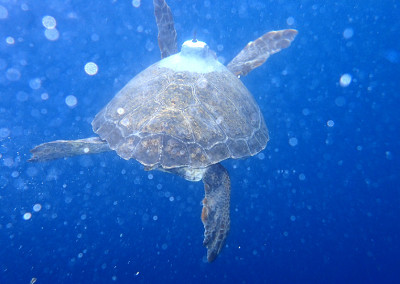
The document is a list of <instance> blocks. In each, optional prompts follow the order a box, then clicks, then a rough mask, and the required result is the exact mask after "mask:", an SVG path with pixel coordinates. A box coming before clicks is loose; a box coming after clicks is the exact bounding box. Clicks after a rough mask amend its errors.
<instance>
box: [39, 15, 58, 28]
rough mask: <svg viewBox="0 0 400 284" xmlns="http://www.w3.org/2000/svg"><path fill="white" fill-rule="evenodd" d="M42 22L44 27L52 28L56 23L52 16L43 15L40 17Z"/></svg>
mask: <svg viewBox="0 0 400 284" xmlns="http://www.w3.org/2000/svg"><path fill="white" fill-rule="evenodd" d="M42 24H43V26H44V27H45V28H46V29H49V30H51V29H54V28H55V27H56V25H57V22H56V19H54V18H53V17H52V16H44V17H43V18H42Z"/></svg>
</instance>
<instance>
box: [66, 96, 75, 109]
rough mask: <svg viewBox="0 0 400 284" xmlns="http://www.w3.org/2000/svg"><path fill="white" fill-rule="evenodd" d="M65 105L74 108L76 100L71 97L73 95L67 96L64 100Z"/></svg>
mask: <svg viewBox="0 0 400 284" xmlns="http://www.w3.org/2000/svg"><path fill="white" fill-rule="evenodd" d="M65 103H66V104H67V106H69V107H70V108H73V107H75V106H76V105H77V104H78V99H77V98H76V97H75V96H73V95H69V96H67V97H66V98H65Z"/></svg>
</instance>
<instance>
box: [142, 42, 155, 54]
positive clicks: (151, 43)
mask: <svg viewBox="0 0 400 284" xmlns="http://www.w3.org/2000/svg"><path fill="white" fill-rule="evenodd" d="M144 47H145V48H146V50H147V51H149V52H150V51H152V50H153V49H154V43H153V42H152V41H150V40H147V42H146V44H145V45H144Z"/></svg>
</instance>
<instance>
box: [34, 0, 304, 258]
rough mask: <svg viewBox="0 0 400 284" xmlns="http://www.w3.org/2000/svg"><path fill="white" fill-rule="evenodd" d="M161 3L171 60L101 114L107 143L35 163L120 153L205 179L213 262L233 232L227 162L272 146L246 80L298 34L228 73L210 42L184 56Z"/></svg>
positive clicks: (236, 62)
mask: <svg viewBox="0 0 400 284" xmlns="http://www.w3.org/2000/svg"><path fill="white" fill-rule="evenodd" d="M153 3H154V14H155V17H156V22H157V26H158V31H159V32H158V42H159V47H160V50H161V57H162V58H163V59H162V60H161V61H159V62H157V63H155V64H153V65H152V66H150V67H148V68H147V69H145V70H144V71H142V72H141V73H139V74H138V75H137V76H135V77H134V78H133V79H132V80H131V81H129V82H128V84H127V85H126V86H125V87H124V88H122V89H121V90H120V91H119V92H118V93H117V94H116V96H115V97H114V98H113V99H112V100H111V101H110V102H109V103H108V104H107V106H106V107H105V108H104V109H103V110H101V111H100V112H99V113H98V114H97V115H96V117H95V118H94V120H93V122H92V127H93V131H94V132H95V133H96V134H97V135H98V136H99V137H91V138H86V139H80V140H57V141H53V142H48V143H44V144H41V145H38V146H36V147H35V148H34V149H32V150H31V152H32V157H31V159H30V160H29V161H32V162H33V161H47V160H53V159H58V158H63V157H71V156H76V155H84V154H94V153H101V152H105V151H111V150H113V151H116V153H117V154H118V155H119V156H120V157H122V158H124V159H126V160H129V159H136V160H137V161H139V162H140V163H142V164H143V165H144V166H145V167H146V169H149V170H151V169H157V170H161V171H164V172H169V173H173V174H176V175H179V176H182V177H183V178H185V179H187V180H189V181H199V180H202V181H203V183H204V190H205V197H204V199H203V210H202V213H201V220H202V222H203V225H204V229H205V232H204V241H203V244H204V245H205V246H206V248H207V260H208V261H209V262H211V261H213V260H214V259H215V258H216V257H217V255H218V254H219V253H220V251H221V249H222V248H223V246H224V243H225V240H226V237H227V234H228V232H229V228H230V216H229V210H230V209H229V208H230V188H231V186H230V179H229V174H228V172H227V170H226V169H225V168H224V167H223V166H222V165H221V164H220V162H221V161H223V160H225V159H228V158H235V159H237V158H244V157H248V156H253V155H255V154H257V153H258V152H260V151H261V150H263V149H264V148H265V146H266V145H267V142H268V139H269V137H268V130H267V127H266V125H265V122H264V118H263V115H262V114H261V112H260V108H259V107H258V105H257V103H256V102H255V100H254V99H253V97H252V95H251V94H250V93H249V91H248V90H247V88H246V87H245V86H244V85H243V84H242V82H241V81H240V80H239V79H238V77H240V76H244V75H247V74H248V73H249V72H250V71H251V70H253V69H255V68H257V67H258V66H260V65H262V64H263V63H264V62H265V61H266V60H267V58H268V57H269V56H270V55H271V54H274V53H276V52H278V51H280V50H281V49H283V48H286V47H288V46H289V45H290V43H291V42H292V41H293V39H294V37H295V36H296V34H297V31H296V30H281V31H272V32H269V33H266V34H264V35H263V36H261V37H260V38H258V39H256V40H255V41H254V42H250V43H249V44H247V46H246V47H245V48H244V49H243V50H242V51H241V52H240V53H239V54H238V55H237V56H236V57H235V58H234V59H233V60H232V61H231V62H230V63H229V64H228V65H227V66H226V67H225V66H224V65H222V64H221V63H219V62H218V61H217V60H216V58H215V55H214V52H212V51H211V50H209V48H208V46H207V45H206V44H205V43H204V42H200V41H197V40H192V41H186V42H185V43H184V44H183V45H182V49H181V52H180V53H177V40H176V38H177V36H176V31H175V28H174V21H173V17H172V13H171V10H170V8H169V7H168V5H167V3H166V2H165V1H164V0H154V1H153Z"/></svg>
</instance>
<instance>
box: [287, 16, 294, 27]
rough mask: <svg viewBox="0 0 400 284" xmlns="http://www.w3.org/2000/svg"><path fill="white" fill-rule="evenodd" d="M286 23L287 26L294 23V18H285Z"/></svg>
mask: <svg viewBox="0 0 400 284" xmlns="http://www.w3.org/2000/svg"><path fill="white" fill-rule="evenodd" d="M286 24H288V25H289V26H291V25H293V24H294V18H293V17H289V18H287V19H286Z"/></svg>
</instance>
